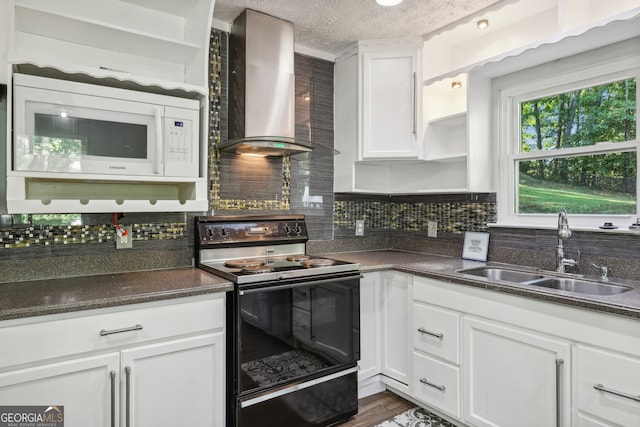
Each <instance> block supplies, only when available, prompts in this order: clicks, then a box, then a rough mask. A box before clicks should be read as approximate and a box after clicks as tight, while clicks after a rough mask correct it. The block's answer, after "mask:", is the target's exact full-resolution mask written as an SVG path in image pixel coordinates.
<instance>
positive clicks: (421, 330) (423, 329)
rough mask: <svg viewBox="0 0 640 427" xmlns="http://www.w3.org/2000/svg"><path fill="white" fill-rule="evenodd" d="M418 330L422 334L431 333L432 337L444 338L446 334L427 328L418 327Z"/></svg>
mask: <svg viewBox="0 0 640 427" xmlns="http://www.w3.org/2000/svg"><path fill="white" fill-rule="evenodd" d="M418 332H420V333H421V334H427V335H431V336H432V337H436V338H438V339H442V338H444V334H443V333H442V332H431V331H427V330H426V329H425V328H418Z"/></svg>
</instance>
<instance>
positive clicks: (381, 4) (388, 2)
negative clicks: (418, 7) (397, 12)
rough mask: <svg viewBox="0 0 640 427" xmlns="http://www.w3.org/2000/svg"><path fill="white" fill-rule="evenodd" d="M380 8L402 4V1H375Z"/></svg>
mask: <svg viewBox="0 0 640 427" xmlns="http://www.w3.org/2000/svg"><path fill="white" fill-rule="evenodd" d="M376 3H378V4H379V5H380V6H396V5H399V4H400V3H402V0H376Z"/></svg>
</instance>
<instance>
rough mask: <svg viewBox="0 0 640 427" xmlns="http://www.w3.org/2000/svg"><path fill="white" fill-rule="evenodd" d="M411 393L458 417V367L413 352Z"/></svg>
mask: <svg viewBox="0 0 640 427" xmlns="http://www.w3.org/2000/svg"><path fill="white" fill-rule="evenodd" d="M413 376H414V383H413V395H414V397H415V398H416V399H418V400H419V401H421V402H424V403H426V404H427V405H429V406H431V407H433V408H436V409H438V410H440V411H442V412H445V413H447V414H449V415H452V416H454V417H456V418H460V368H459V367H457V366H452V365H450V364H447V363H445V362H442V361H440V360H437V359H434V358H431V357H429V356H426V355H423V354H421V353H418V352H414V353H413Z"/></svg>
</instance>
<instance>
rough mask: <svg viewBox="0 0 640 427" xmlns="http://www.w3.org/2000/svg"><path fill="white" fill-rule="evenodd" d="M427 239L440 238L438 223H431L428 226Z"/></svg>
mask: <svg viewBox="0 0 640 427" xmlns="http://www.w3.org/2000/svg"><path fill="white" fill-rule="evenodd" d="M427 237H433V238H434V239H435V238H436V237H438V221H429V224H428V225H427Z"/></svg>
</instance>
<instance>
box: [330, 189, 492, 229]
mask: <svg viewBox="0 0 640 427" xmlns="http://www.w3.org/2000/svg"><path fill="white" fill-rule="evenodd" d="M496 213H497V211H496V198H495V193H483V194H459V195H420V196H418V195H416V196H384V195H380V196H375V195H373V196H362V195H354V194H347V193H338V194H336V195H335V202H334V209H333V224H334V228H335V231H336V236H339V235H343V236H346V235H353V233H352V231H353V230H355V222H356V220H359V219H363V220H364V221H365V229H366V230H368V231H369V232H374V233H375V232H386V231H394V230H399V231H409V232H426V231H427V227H428V223H429V221H437V223H438V233H448V234H452V235H461V234H462V233H463V232H465V231H488V226H487V223H489V222H495V220H496Z"/></svg>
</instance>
